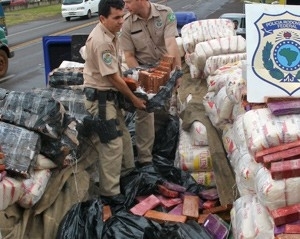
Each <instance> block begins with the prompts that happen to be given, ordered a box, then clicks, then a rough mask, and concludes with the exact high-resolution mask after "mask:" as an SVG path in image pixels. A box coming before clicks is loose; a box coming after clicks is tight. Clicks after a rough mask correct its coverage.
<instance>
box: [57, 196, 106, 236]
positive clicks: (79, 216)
mask: <svg viewBox="0 0 300 239" xmlns="http://www.w3.org/2000/svg"><path fill="white" fill-rule="evenodd" d="M102 209H103V205H102V203H101V201H99V200H97V199H91V200H88V201H85V202H80V203H77V204H75V205H73V206H72V208H71V209H70V210H69V211H68V212H67V214H66V215H65V216H64V217H63V219H62V220H61V222H60V224H59V227H58V232H57V235H56V239H83V238H93V239H101V238H102V230H103V221H102Z"/></svg>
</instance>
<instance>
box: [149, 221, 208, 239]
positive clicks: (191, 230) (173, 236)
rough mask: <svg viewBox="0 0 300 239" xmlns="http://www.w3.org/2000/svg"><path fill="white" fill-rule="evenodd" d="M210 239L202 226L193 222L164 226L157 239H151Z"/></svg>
mask: <svg viewBox="0 0 300 239" xmlns="http://www.w3.org/2000/svg"><path fill="white" fill-rule="evenodd" d="M161 238H164V239H212V238H213V237H212V236H211V235H210V234H209V233H208V232H207V231H206V230H205V228H204V227H203V226H201V225H200V224H198V223H197V222H196V221H194V220H189V221H187V222H186V223H176V224H165V225H164V226H163V227H162V230H161V231H160V232H159V234H158V237H157V238H152V239H161Z"/></svg>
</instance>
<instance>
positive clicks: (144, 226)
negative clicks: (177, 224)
mask: <svg viewBox="0 0 300 239" xmlns="http://www.w3.org/2000/svg"><path fill="white" fill-rule="evenodd" d="M160 230H161V226H160V225H159V224H158V223H156V222H154V221H151V220H148V219H146V218H145V217H141V216H136V215H133V214H131V213H128V212H125V211H120V212H118V213H117V214H115V215H114V216H112V217H111V218H110V219H109V220H107V221H106V222H105V225H104V228H103V234H102V235H103V236H102V238H103V239H129V238H130V239H143V238H144V236H145V233H146V232H147V231H148V232H149V231H153V232H157V233H158V232H159V231H160ZM152 235H153V234H152Z"/></svg>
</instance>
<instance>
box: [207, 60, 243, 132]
mask: <svg viewBox="0 0 300 239" xmlns="http://www.w3.org/2000/svg"><path fill="white" fill-rule="evenodd" d="M207 85H208V92H207V94H206V95H205V96H204V98H203V105H204V107H205V111H206V114H207V116H208V117H209V119H210V121H211V122H212V124H213V126H214V127H215V128H217V129H220V130H223V129H224V127H225V125H226V124H228V123H230V124H232V123H233V122H234V120H235V119H237V117H238V116H239V115H242V114H244V113H245V109H244V107H243V104H242V103H243V96H244V95H245V94H246V81H245V80H244V78H243V76H242V61H237V62H235V63H229V64H226V65H224V66H222V67H220V68H219V69H218V70H217V71H215V73H214V75H211V76H209V77H207Z"/></svg>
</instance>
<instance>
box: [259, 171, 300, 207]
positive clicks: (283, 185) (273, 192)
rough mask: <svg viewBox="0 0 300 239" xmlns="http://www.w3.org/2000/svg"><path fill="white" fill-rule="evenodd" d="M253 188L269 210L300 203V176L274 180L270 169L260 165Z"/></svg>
mask: <svg viewBox="0 0 300 239" xmlns="http://www.w3.org/2000/svg"><path fill="white" fill-rule="evenodd" d="M255 190H256V193H257V196H258V198H259V200H260V202H261V203H262V204H263V205H265V206H266V207H267V208H268V209H270V210H273V209H277V208H280V207H285V206H289V205H293V204H297V203H300V198H299V194H298V192H299V190H300V177H295V178H288V179H282V180H274V179H272V176H271V173H270V171H269V170H268V169H267V168H265V167H262V168H260V169H259V170H258V172H257V174H256V177H255Z"/></svg>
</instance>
